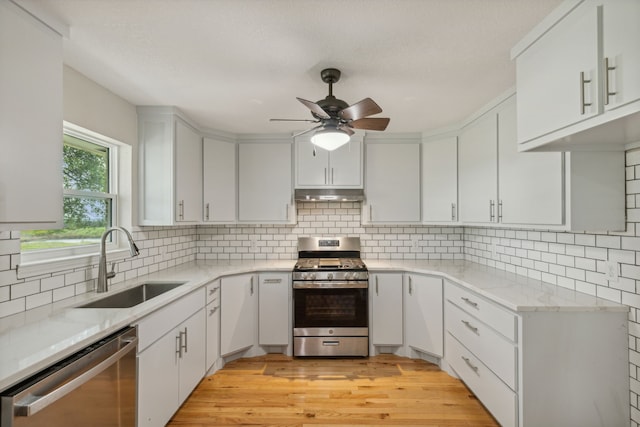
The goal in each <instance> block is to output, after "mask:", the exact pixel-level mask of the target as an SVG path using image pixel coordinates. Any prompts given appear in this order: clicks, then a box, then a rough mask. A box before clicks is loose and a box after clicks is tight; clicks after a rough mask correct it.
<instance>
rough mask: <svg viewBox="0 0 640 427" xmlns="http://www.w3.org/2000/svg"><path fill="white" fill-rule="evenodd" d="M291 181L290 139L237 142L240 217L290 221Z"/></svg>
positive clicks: (249, 220)
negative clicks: (267, 141) (264, 141)
mask: <svg viewBox="0 0 640 427" xmlns="http://www.w3.org/2000/svg"><path fill="white" fill-rule="evenodd" d="M291 184H292V179H291V144H290V143H288V142H286V143H241V144H240V145H239V212H238V216H239V220H240V221H246V222H262V223H265V222H266V223H278V222H289V221H291V220H292V218H293V216H294V215H291V213H290V210H291V209H292V205H291V203H292V202H291V195H292V188H291Z"/></svg>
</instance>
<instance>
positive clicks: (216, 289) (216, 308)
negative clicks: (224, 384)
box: [205, 280, 220, 372]
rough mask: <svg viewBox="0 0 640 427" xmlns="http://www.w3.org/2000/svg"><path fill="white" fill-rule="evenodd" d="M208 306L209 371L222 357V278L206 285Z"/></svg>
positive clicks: (206, 310)
mask: <svg viewBox="0 0 640 427" xmlns="http://www.w3.org/2000/svg"><path fill="white" fill-rule="evenodd" d="M206 293H207V296H206V298H207V306H206V307H205V312H206V314H207V364H206V365H205V366H206V370H207V372H209V371H210V370H211V368H213V367H214V366H215V367H216V368H218V366H217V363H218V361H219V359H220V280H214V281H213V282H212V283H209V284H208V285H207V287H206Z"/></svg>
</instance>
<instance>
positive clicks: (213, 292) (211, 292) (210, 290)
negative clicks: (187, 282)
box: [209, 286, 220, 295]
mask: <svg viewBox="0 0 640 427" xmlns="http://www.w3.org/2000/svg"><path fill="white" fill-rule="evenodd" d="M218 289H220V286H216V287H215V288H211V289H209V295H213V294H215V293H216V292H217V291H218Z"/></svg>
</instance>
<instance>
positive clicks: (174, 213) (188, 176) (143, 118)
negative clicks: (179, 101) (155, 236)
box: [137, 107, 202, 225]
mask: <svg viewBox="0 0 640 427" xmlns="http://www.w3.org/2000/svg"><path fill="white" fill-rule="evenodd" d="M137 111H138V138H139V150H140V152H139V164H140V167H139V174H138V176H139V184H140V207H139V210H140V225H179V224H197V223H200V222H202V137H201V136H200V135H199V133H198V131H197V130H196V129H195V128H194V127H192V126H191V125H190V124H188V123H187V122H186V121H185V119H184V118H182V117H181V115H180V112H179V110H177V109H176V108H172V107H138V108H137Z"/></svg>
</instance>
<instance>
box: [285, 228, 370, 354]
mask: <svg viewBox="0 0 640 427" xmlns="http://www.w3.org/2000/svg"><path fill="white" fill-rule="evenodd" d="M368 295H369V272H368V271H367V267H366V265H365V264H364V262H362V260H361V259H360V238H358V237H300V238H298V262H297V263H296V265H295V267H294V269H293V313H294V319H293V343H294V345H293V355H294V356H368V355H369V310H368V308H369V302H368V301H369V298H368Z"/></svg>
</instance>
